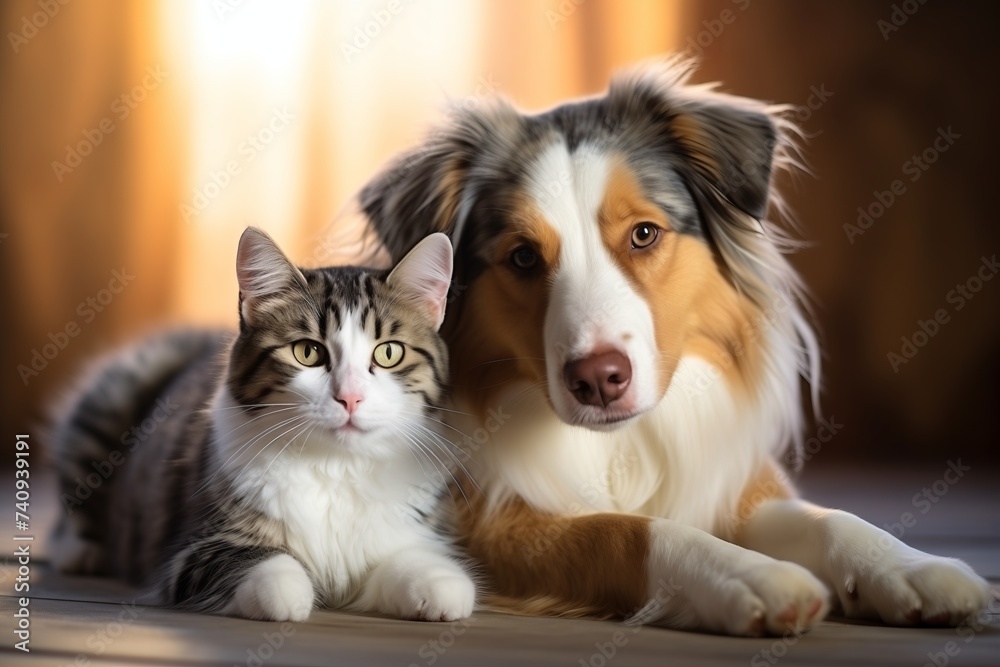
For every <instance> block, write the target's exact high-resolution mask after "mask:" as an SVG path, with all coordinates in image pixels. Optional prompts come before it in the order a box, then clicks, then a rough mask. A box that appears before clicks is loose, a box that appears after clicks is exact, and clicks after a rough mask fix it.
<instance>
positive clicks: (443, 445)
mask: <svg viewBox="0 0 1000 667" xmlns="http://www.w3.org/2000/svg"><path fill="white" fill-rule="evenodd" d="M403 426H404V427H406V428H409V429H411V433H414V435H415V436H419V435H421V434H422V433H426V434H427V435H429V436H430V437H431V439H430V441H429V444H433V445H434V446H435V447H437V448H438V450H439V451H440V452H441V453H442V454H444V455H445V456H447V457H449V458H450V459H451V460H452V461H454V462H455V465H457V466H458V467H459V468H460V469H461V470H462V472H463V473H464V474H465V476H466V477H467V478H468V479H469V481H471V482H472V484H473V486H475V487H476V489H477V490H478V491H479V492H480V493H483V494H484V495H485V493H484V492H483V489H482V488H481V487H480V486H479V484H478V483H477V482H476V479H475V476H474V475H473V474H472V473H471V472H470V471H469V469H468V468H466V467H465V464H464V463H463V462H462V461H461V459H460V458H459V457H458V455H457V454H456V453H455V452H454V451H452V449H451V448H454V449H457V450H458V451H459V452H461V453H463V454H467V453H466V452H465V450H463V449H462V448H460V447H458V446H456V445H455V443H453V442H451V441H450V440H448V439H447V438H445V437H444V436H442V435H441V434H440V433H436V432H435V431H434V430H433V429H430V428H427V427H426V426H424V425H423V424H421V423H420V422H417V421H413V420H405V419H404V420H403ZM422 442H424V444H425V445H426V444H428V442H427V441H422ZM470 458H471V456H470ZM455 481H456V482H457V481H458V480H455Z"/></svg>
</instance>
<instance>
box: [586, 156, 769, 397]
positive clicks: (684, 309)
mask: <svg viewBox="0 0 1000 667" xmlns="http://www.w3.org/2000/svg"><path fill="white" fill-rule="evenodd" d="M598 215H599V220H600V224H601V235H602V238H603V241H604V244H605V246H606V248H607V249H608V252H609V253H610V254H611V257H612V258H613V259H614V261H615V262H616V263H617V265H618V266H619V268H621V269H622V271H623V272H624V274H625V276H626V277H627V278H628V279H629V281H630V282H631V284H632V286H633V288H634V289H635V290H636V291H637V292H638V293H639V294H640V295H642V297H643V298H644V299H645V300H646V302H647V303H648V304H649V307H650V310H651V312H652V315H653V324H654V328H655V332H656V342H657V349H658V351H659V355H660V359H659V368H660V390H661V392H664V391H666V388H667V385H668V384H669V382H670V378H671V376H672V375H673V372H674V370H675V369H676V367H677V363H678V362H679V361H680V359H681V357H683V356H685V355H689V354H690V355H696V356H699V357H702V358H703V359H705V360H706V361H708V362H709V363H711V364H713V365H714V366H715V367H716V368H718V369H719V370H720V371H722V372H723V373H724V374H725V375H726V377H727V379H729V380H730V381H731V382H733V383H734V384H737V385H739V386H742V387H744V388H749V387H753V386H754V379H755V378H756V373H757V371H758V366H759V363H760V353H759V349H758V347H757V346H756V345H754V344H753V341H754V339H755V338H756V337H757V336H758V335H759V332H758V331H757V328H758V327H759V326H760V325H759V324H757V325H756V326H755V319H756V318H755V315H756V313H757V309H756V307H755V306H754V305H753V304H752V303H751V302H750V301H749V300H747V299H746V298H743V297H742V296H740V294H739V293H738V292H737V291H736V290H735V289H734V288H733V286H732V285H731V284H730V283H729V282H728V281H727V280H726V279H725V277H724V276H723V275H722V273H720V271H719V269H718V265H717V264H716V261H715V258H714V257H713V256H712V252H711V250H709V248H708V247H707V246H706V245H705V243H704V242H702V241H701V240H699V239H697V238H694V237H691V236H687V235H682V234H676V233H674V232H672V231H671V230H670V221H669V220H668V219H667V218H666V216H665V215H664V214H663V212H662V210H661V209H660V208H659V207H658V206H656V204H654V203H653V202H651V201H650V200H649V199H647V198H646V197H645V195H644V194H643V193H642V189H641V187H640V185H639V182H638V179H637V178H636V176H635V174H634V173H632V171H631V170H630V169H629V168H628V167H627V166H625V165H624V164H622V163H620V162H619V163H618V164H616V165H614V166H613V167H612V169H611V174H610V177H609V179H608V184H607V187H606V189H605V194H604V202H603V204H602V206H601V210H600V212H599V214H598ZM642 222H649V223H652V224H654V225H656V226H657V227H658V228H659V229H660V232H659V235H658V237H657V240H656V242H654V243H653V244H652V245H650V246H648V247H647V248H632V241H631V237H632V230H633V228H634V227H635V226H636V225H637V224H639V223H642Z"/></svg>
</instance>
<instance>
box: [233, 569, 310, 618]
mask: <svg viewBox="0 0 1000 667" xmlns="http://www.w3.org/2000/svg"><path fill="white" fill-rule="evenodd" d="M314 599H315V592H314V590H313V584H312V580H311V579H310V578H309V575H308V574H307V573H306V570H305V568H304V567H302V564H301V563H299V561H297V560H295V558H293V557H292V556H289V555H288V554H281V555H279V556H274V557H273V558H269V559H267V560H266V561H264V562H263V563H258V564H257V565H254V566H253V567H252V568H251V569H250V571H249V572H248V573H247V575H246V578H245V579H244V580H243V581H242V582H241V583H240V585H239V586H237V588H236V592H235V593H234V594H233V599H232V600H231V601H230V603H229V604H228V605H227V606H226V608H225V609H224V610H223V613H224V614H228V615H230V616H243V617H244V618H252V619H257V620H262V621H305V620H306V619H308V618H309V614H310V612H311V611H312V607H313V600H314Z"/></svg>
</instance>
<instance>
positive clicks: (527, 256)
mask: <svg viewBox="0 0 1000 667" xmlns="http://www.w3.org/2000/svg"><path fill="white" fill-rule="evenodd" d="M510 263H511V264H513V265H514V267H515V268H518V269H520V270H521V271H531V270H532V269H534V268H535V267H536V266H537V265H538V254H537V253H536V252H535V251H534V250H532V249H531V248H529V247H528V246H526V245H521V246H518V247H516V248H514V251H513V252H511V253H510Z"/></svg>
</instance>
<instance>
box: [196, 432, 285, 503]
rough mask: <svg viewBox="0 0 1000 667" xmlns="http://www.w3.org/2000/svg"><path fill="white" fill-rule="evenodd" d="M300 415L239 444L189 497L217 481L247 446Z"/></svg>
mask: <svg viewBox="0 0 1000 667" xmlns="http://www.w3.org/2000/svg"><path fill="white" fill-rule="evenodd" d="M300 417H302V418H304V415H296V416H294V417H289V418H288V419H284V420H282V421H279V422H278V423H277V424H274V425H272V426H270V427H269V428H267V429H265V430H264V431H261V432H260V433H258V434H257V435H256V436H254V437H253V438H251V439H249V440H248V441H247V442H245V443H243V444H242V445H240V446H239V447H238V448H237V449H236V451H235V452H233V453H232V454H231V455H230V457H229V458H228V459H226V460H225V462H224V463H222V465H220V466H219V467H218V470H216V471H215V472H214V473H213V474H212V475H211V477H209V478H208V479H207V480H206V481H205V483H204V484H202V485H201V486H199V487H198V488H197V489H196V490H195V491H194V493H192V494H191V497H190V498H188V500H191V499H192V498H194V497H195V496H197V495H198V494H199V493H201V492H202V491H204V490H205V489H206V488H208V486H209V485H210V484H211V483H212V482H213V481H215V479H216V478H217V477H218V476H219V475H220V474H222V473H223V472H224V471H225V469H226V467H227V466H228V465H229V463H230V461H232V460H233V459H234V458H236V457H237V456H241V455H242V454H243V452H244V451H245V450H246V449H247V448H249V447H250V446H252V445H253V443H255V442H257V441H258V440H260V439H261V438H263V437H266V436H267V435H268V434H269V433H271V432H272V431H275V430H277V429H279V428H281V427H282V426H284V425H286V424H288V423H290V422H292V421H294V420H295V419H298V418H300Z"/></svg>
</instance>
